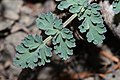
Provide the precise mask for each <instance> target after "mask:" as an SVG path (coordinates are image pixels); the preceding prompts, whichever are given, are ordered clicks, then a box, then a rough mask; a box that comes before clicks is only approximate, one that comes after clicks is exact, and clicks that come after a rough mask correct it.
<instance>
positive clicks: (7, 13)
mask: <svg viewBox="0 0 120 80" xmlns="http://www.w3.org/2000/svg"><path fill="white" fill-rule="evenodd" d="M4 17H6V18H8V19H12V20H18V19H19V15H18V13H16V12H14V11H12V10H5V14H4Z"/></svg>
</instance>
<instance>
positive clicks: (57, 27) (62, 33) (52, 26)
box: [36, 12, 75, 60]
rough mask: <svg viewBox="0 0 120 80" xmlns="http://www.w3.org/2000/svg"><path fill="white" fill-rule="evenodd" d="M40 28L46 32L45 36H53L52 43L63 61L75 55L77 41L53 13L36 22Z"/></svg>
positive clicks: (41, 17)
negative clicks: (74, 48) (74, 49)
mask: <svg viewBox="0 0 120 80" xmlns="http://www.w3.org/2000/svg"><path fill="white" fill-rule="evenodd" d="M36 23H37V26H38V28H40V29H41V30H45V34H46V35H49V36H53V39H52V43H53V45H54V51H55V52H56V54H58V55H59V56H60V58H62V59H63V60H66V59H68V58H69V55H72V54H73V50H72V48H73V47H75V39H74V38H73V35H72V32H71V31H70V30H69V29H67V28H64V27H63V24H62V20H61V19H58V18H57V17H56V16H55V15H53V14H52V13H51V12H49V13H47V14H42V15H41V16H39V17H38V18H37V20H36Z"/></svg>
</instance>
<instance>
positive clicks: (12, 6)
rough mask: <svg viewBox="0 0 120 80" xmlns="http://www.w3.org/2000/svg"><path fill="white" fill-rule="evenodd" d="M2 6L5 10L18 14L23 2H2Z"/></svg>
mask: <svg viewBox="0 0 120 80" xmlns="http://www.w3.org/2000/svg"><path fill="white" fill-rule="evenodd" d="M2 4H3V5H4V6H5V9H6V10H12V11H14V12H16V13H19V12H20V8H21V7H22V5H23V0H2Z"/></svg>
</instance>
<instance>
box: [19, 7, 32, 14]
mask: <svg viewBox="0 0 120 80" xmlns="http://www.w3.org/2000/svg"><path fill="white" fill-rule="evenodd" d="M20 11H21V13H23V14H31V13H32V12H33V10H32V9H31V8H29V7H28V6H23V7H22V8H21V9H20Z"/></svg>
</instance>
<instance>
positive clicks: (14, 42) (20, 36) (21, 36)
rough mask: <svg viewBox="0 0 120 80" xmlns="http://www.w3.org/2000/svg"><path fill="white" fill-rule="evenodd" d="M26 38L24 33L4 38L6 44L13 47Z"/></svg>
mask: <svg viewBox="0 0 120 80" xmlns="http://www.w3.org/2000/svg"><path fill="white" fill-rule="evenodd" d="M26 36H27V34H26V33H24V32H17V33H14V34H11V35H9V36H7V37H6V38H5V40H6V43H10V44H12V45H13V46H17V45H18V44H20V43H21V42H22V40H23V39H24V38H25V37H26Z"/></svg>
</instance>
